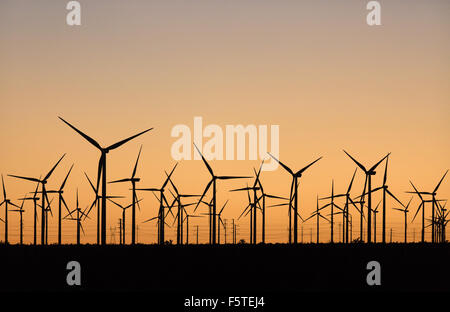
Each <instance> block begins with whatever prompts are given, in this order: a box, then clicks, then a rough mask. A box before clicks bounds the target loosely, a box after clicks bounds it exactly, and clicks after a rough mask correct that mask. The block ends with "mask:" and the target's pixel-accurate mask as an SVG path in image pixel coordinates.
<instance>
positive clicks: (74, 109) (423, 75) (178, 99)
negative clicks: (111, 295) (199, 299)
mask: <svg viewBox="0 0 450 312" xmlns="http://www.w3.org/2000/svg"><path fill="white" fill-rule="evenodd" d="M79 2H80V3H81V7H82V25H81V26H72V27H71V26H68V25H67V24H66V14H67V13H68V11H67V10H66V8H65V6H66V4H67V1H47V0H45V1H23V0H7V1H2V2H1V3H0V103H1V108H2V111H1V115H0V129H1V131H0V139H1V142H2V148H1V154H0V155H1V161H0V172H1V173H2V174H3V176H4V178H5V183H6V188H7V192H8V197H9V198H10V199H11V200H12V201H13V202H15V203H16V204H20V202H19V201H17V200H16V199H17V198H19V197H22V196H23V195H24V193H26V192H30V191H33V190H34V187H35V185H34V184H33V183H31V182H30V183H29V182H26V181H19V180H16V179H14V178H11V177H6V175H7V174H17V175H24V176H32V177H39V176H40V175H43V174H45V173H46V172H47V171H48V170H49V169H50V168H51V167H52V166H53V164H54V163H55V162H56V161H57V160H58V159H59V157H60V156H61V155H62V154H63V153H67V155H66V157H65V159H64V161H63V162H62V163H61V165H60V167H58V169H57V170H56V171H55V173H54V176H52V178H51V179H50V181H49V186H48V189H53V188H56V187H58V186H59V184H60V183H61V182H62V179H63V178H64V176H65V174H66V173H67V170H68V169H69V167H70V166H71V164H72V163H75V166H74V169H73V172H72V175H71V177H70V178H69V180H68V184H67V191H66V193H67V194H65V198H66V200H67V201H68V202H69V203H70V204H71V205H72V208H73V205H74V203H75V189H76V188H77V187H78V188H79V192H80V202H81V207H82V208H84V207H86V206H87V205H89V204H90V203H91V202H92V200H93V192H92V191H91V190H90V188H89V185H88V184H87V181H86V179H85V178H84V174H83V172H86V173H88V175H89V176H90V177H92V178H93V179H95V176H96V170H97V163H98V158H99V153H98V151H97V150H96V149H95V148H94V147H92V146H91V145H90V144H89V143H87V142H86V141H85V140H84V139H82V138H81V137H80V136H79V135H78V134H76V133H75V132H74V131H73V130H71V129H70V128H68V127H67V126H66V125H64V124H63V123H62V122H61V121H60V120H59V119H58V118H57V116H61V117H63V118H65V119H66V120H68V121H69V122H71V123H73V124H74V125H75V126H77V127H78V128H79V129H81V130H82V131H85V132H86V133H87V134H89V135H90V136H92V137H93V138H95V139H96V140H98V141H99V142H100V144H102V145H109V144H112V143H114V142H116V141H119V140H121V139H123V138H125V137H128V136H130V135H132V134H134V133H137V132H139V131H141V130H144V129H146V128H149V127H154V128H155V129H154V130H152V131H151V132H150V133H147V134H145V135H143V136H142V137H139V138H138V139H136V140H134V141H132V142H130V143H127V144H126V145H124V146H123V147H121V148H119V149H118V150H115V151H112V152H111V153H110V154H109V155H108V176H107V178H108V180H109V181H110V180H115V179H120V178H126V177H128V176H129V175H130V174H131V171H132V167H133V165H134V161H135V159H136V156H137V153H138V150H139V147H140V145H141V144H142V145H143V150H142V155H141V163H140V165H139V168H138V176H139V177H141V178H142V182H141V183H140V184H139V186H140V187H159V186H160V185H161V184H162V183H163V179H164V177H165V175H164V170H167V171H168V170H170V169H171V167H172V166H173V165H174V164H175V161H174V160H173V159H172V157H171V154H170V148H171V145H172V144H173V143H174V142H175V140H176V139H175V138H172V137H171V136H170V132H171V129H172V128H173V127H174V126H175V125H178V124H186V125H188V126H189V127H193V118H194V117H195V116H201V117H203V124H204V125H208V124H217V125H219V126H222V127H224V126H225V125H227V124H232V125H238V124H242V125H249V124H254V125H279V126H280V159H281V160H282V161H284V162H285V163H286V164H287V165H289V166H291V167H292V169H293V170H298V169H300V168H301V167H303V166H305V165H306V164H307V163H309V162H311V161H313V160H314V159H316V158H317V157H319V156H323V157H324V158H323V159H322V160H321V161H320V162H319V163H317V164H316V165H314V166H313V167H311V168H310V169H309V170H308V171H307V172H306V173H305V174H304V176H303V177H302V179H301V180H300V191H299V192H300V193H299V194H300V195H299V196H300V213H301V215H302V216H303V217H307V216H308V215H310V214H311V213H312V212H313V211H314V210H315V198H316V195H319V196H321V197H322V196H328V195H329V193H330V189H331V181H332V179H334V181H335V187H336V192H338V193H341V192H343V191H344V190H345V189H346V188H347V185H348V183H349V180H350V178H351V175H352V174H353V171H354V169H355V168H356V166H355V164H354V163H353V162H352V161H351V160H350V159H349V158H348V157H347V156H346V155H345V154H344V153H343V152H342V149H346V150H347V151H348V152H349V153H351V154H352V155H353V156H354V157H356V158H357V159H358V160H360V161H361V162H362V163H363V164H364V165H367V166H371V165H372V164H374V163H375V162H377V161H378V160H379V159H381V158H382V157H383V156H384V155H385V154H387V153H388V152H391V153H392V154H391V157H390V160H389V177H388V183H389V186H390V190H391V191H392V192H394V193H395V194H396V195H397V196H398V197H399V198H400V199H401V200H402V201H403V202H405V203H406V202H407V201H408V200H409V198H410V194H405V193H404V192H405V191H409V190H411V187H410V184H409V180H410V179H411V180H412V181H413V182H414V183H415V184H416V186H417V187H418V188H419V189H420V190H426V191H431V190H432V189H433V188H434V187H435V185H436V184H437V183H438V181H439V179H440V178H441V176H442V175H443V174H444V172H445V171H446V170H447V169H448V168H449V159H450V157H449V156H450V140H449V139H450V124H449V120H450V119H449V117H450V105H449V103H450V88H449V87H450V85H449V77H450V57H449V56H450V2H449V1H445V0H430V1H419V0H413V1H380V3H381V14H382V15H381V21H382V25H381V26H375V27H374V26H372V27H370V26H368V25H367V24H366V15H367V13H368V11H367V10H366V4H367V2H368V1H362V0H354V1H322V0H317V1H266V0H263V1H261V0H258V1H256V0H244V1H243V0H240V1H235V0H232V1H215V0H208V1H206V0H202V1H200V0H197V1H141V0H131V1H125V0H121V1H119V0H108V1H105V0H103V1H102V0H97V1H79ZM210 163H211V165H212V166H213V168H214V169H215V170H216V171H217V173H218V174H223V175H230V174H233V175H234V174H237V175H251V174H252V172H253V169H252V167H258V166H259V161H211V162H210ZM383 170H384V165H382V166H381V167H380V169H379V170H378V174H377V175H376V177H375V179H374V187H376V186H379V185H380V184H381V181H382V176H383ZM173 177H174V181H175V182H176V183H177V186H178V188H179V189H180V190H181V191H182V192H184V193H201V192H202V191H203V188H204V187H205V185H206V183H207V182H208V180H209V175H208V172H207V169H206V168H205V166H204V165H203V164H202V163H201V161H181V162H180V164H179V165H178V168H177V169H176V171H175V173H174V176H173ZM448 178H450V177H448ZM250 181H251V180H249V183H251V182H250ZM262 181H263V183H264V187H265V189H266V191H267V192H268V193H271V194H276V195H280V196H288V194H289V189H290V181H291V178H290V176H289V175H288V174H287V173H286V172H285V171H284V170H283V169H282V168H281V167H279V168H278V169H277V170H276V171H273V172H264V173H263V174H262ZM363 182H364V178H363V175H362V173H361V171H358V173H357V178H356V181H355V185H354V196H357V195H359V194H360V193H361V191H362V184H363ZM245 183H246V182H243V181H232V182H219V190H220V191H219V194H218V206H221V205H222V204H223V203H224V202H225V200H227V199H229V200H230V202H229V206H228V207H227V208H226V209H225V211H224V213H223V218H226V219H228V222H231V219H232V218H237V217H238V216H239V214H240V213H241V211H242V209H243V208H244V207H245V206H246V204H247V203H246V194H245V193H243V194H236V193H228V192H227V191H228V190H230V189H233V188H237V187H244V186H245ZM128 189H129V185H126V184H124V185H113V186H110V187H109V189H108V192H109V193H111V194H114V195H117V194H120V195H127V196H128V197H127V199H124V200H122V203H123V204H128V203H129V202H130V197H129V195H130V191H128ZM438 195H439V196H438V197H439V198H443V199H447V198H448V197H449V196H450V183H449V180H448V179H447V180H445V181H444V183H443V184H442V186H441V188H440V192H439V194H438ZM141 197H143V198H144V200H143V201H142V204H141V207H142V210H141V211H140V212H138V224H139V230H140V233H139V241H140V242H145V243H149V242H155V240H156V226H155V224H154V223H146V224H141V222H142V221H143V220H145V219H148V218H150V217H153V216H156V214H157V209H158V202H157V201H156V199H155V198H154V197H153V196H152V195H151V194H150V193H147V194H145V193H143V194H142V196H141ZM380 199H381V197H380V196H379V195H376V196H375V197H374V202H375V204H377V203H378V201H379V200H380ZM55 202H56V201H55ZM271 203H272V202H271ZM273 203H274V204H275V203H277V202H276V201H274V202H273ZM418 204H419V201H418V199H417V198H414V200H413V202H412V204H411V206H412V209H411V210H412V211H413V213H414V212H415V210H416V209H417V206H418ZM25 205H26V206H25V210H26V213H25V215H24V216H25V218H24V223H25V230H26V231H25V242H30V241H31V240H32V205H31V203H30V202H28V203H26V204H25ZM392 207H397V205H395V203H394V202H392V201H389V203H388V228H389V229H390V228H393V229H394V235H395V236H394V239H397V240H401V239H402V237H403V236H402V233H403V223H402V222H403V215H402V214H401V213H400V212H397V211H394V210H392V209H391V208H392ZM268 209H269V210H268V212H267V241H269V242H275V241H280V242H282V241H283V242H284V241H286V239H287V232H286V228H287V208H285V207H281V209H279V208H268ZM206 210H207V209H206V208H205V207H202V208H201V209H200V211H199V212H206ZM55 211H56V205H55V204H54V205H53V213H54V216H55V217H54V218H50V221H49V222H50V230H49V233H50V235H49V242H54V241H55V240H56V224H57V221H56V220H57V219H56V213H55ZM189 211H192V209H190V210H189ZM429 211H430V209H428V212H429ZM3 216H4V208H3V207H2V208H0V217H2V218H3ZM120 216H121V211H120V209H118V208H117V207H114V206H112V205H109V206H108V226H107V228H108V235H109V228H110V227H114V226H116V225H117V222H118V218H119V217H120ZM410 216H411V217H412V214H410ZM95 218H96V216H95V213H92V220H88V221H86V223H85V225H84V226H85V229H86V230H87V233H86V234H87V235H86V236H85V237H82V242H94V241H95V237H96V234H95ZM353 218H354V232H353V237H354V238H356V237H357V236H358V229H359V225H358V222H359V221H358V220H359V217H358V215H357V214H356V212H355V211H354V213H353ZM9 220H10V222H11V223H10V239H11V241H12V242H17V241H18V220H19V218H18V215H17V214H14V213H10V217H9ZM130 220H131V214H128V215H127V221H130ZM171 222H172V219H169V223H171ZM339 222H341V217H339V218H338V219H337V220H336V225H335V226H336V229H335V233H336V235H338V223H339ZM197 224H198V225H200V236H201V237H200V240H201V241H203V242H205V241H206V239H207V237H208V236H207V223H206V218H205V220H203V221H198V220H195V221H194V220H192V221H191V224H190V226H191V230H193V229H194V226H195V225H197ZM239 225H240V229H239V236H238V238H244V239H246V240H247V241H248V219H247V218H245V219H243V220H240V221H239ZM380 225H381V214H379V215H378V220H377V226H378V227H379V226H380ZM325 226H326V228H325ZM321 227H322V229H323V232H322V231H321V239H323V240H324V241H327V240H329V226H328V225H325V223H322V224H321ZM409 227H410V229H411V231H412V230H413V229H414V228H415V230H416V240H417V239H418V238H419V232H418V231H419V229H420V223H419V220H416V221H415V223H414V224H413V225H410V226H409ZM310 228H312V229H313V231H314V232H313V233H315V219H314V220H310V221H308V222H307V223H305V224H304V230H305V240H306V237H307V234H308V235H309V233H310V232H309V231H310ZM74 229H75V224H74V223H73V222H70V221H65V223H64V224H63V231H64V236H63V239H64V241H65V242H74V241H75V236H74ZM230 229H231V228H230ZM128 230H130V224H127V231H128ZM174 230H175V228H173V229H170V230H169V234H168V239H175V236H174V235H173V233H174ZM116 232H117V233H118V230H117V231H116ZM3 233H4V227H3V224H2V225H0V239H1V240H3V238H4V236H3ZM380 233H381V230H380V228H378V229H377V234H380ZM127 235H128V234H127ZM228 235H229V237H228V240H230V237H231V235H230V234H229V232H228ZM410 235H411V236H410V237H409V239H410V240H411V239H412V233H411V234H410ZM193 237H194V232H190V239H191V241H192V238H193ZM222 239H223V238H222ZM313 239H314V240H315V234H314V236H313ZM336 239H337V236H336ZM127 240H128V242H129V241H130V237H129V236H128V237H127ZM308 240H309V236H308ZM378 240H380V238H378ZM116 241H118V236H117V235H116Z"/></svg>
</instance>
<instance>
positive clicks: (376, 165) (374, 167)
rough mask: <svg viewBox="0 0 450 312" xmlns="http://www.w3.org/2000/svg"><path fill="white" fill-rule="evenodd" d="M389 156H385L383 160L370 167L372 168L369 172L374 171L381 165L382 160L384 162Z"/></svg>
mask: <svg viewBox="0 0 450 312" xmlns="http://www.w3.org/2000/svg"><path fill="white" fill-rule="evenodd" d="M390 154H391V153H388V154H387V155H386V156H384V157H383V158H381V160H380V161H379V162H377V163H376V164H375V165H373V166H372V168H370V170H369V172H370V171H373V170H375V169H376V168H377V167H378V165H379V164H381V162H382V161H383V160H385V159H386V158H387V157H389V155H390Z"/></svg>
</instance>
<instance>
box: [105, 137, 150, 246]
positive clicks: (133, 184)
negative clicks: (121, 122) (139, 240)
mask: <svg viewBox="0 0 450 312" xmlns="http://www.w3.org/2000/svg"><path fill="white" fill-rule="evenodd" d="M141 151H142V145H141V148H140V149H139V154H138V156H137V158H136V163H135V164H134V168H133V172H132V173H131V178H126V179H121V180H115V181H111V182H109V183H122V182H131V187H132V189H131V192H132V193H131V196H132V198H133V199H132V201H131V245H134V244H135V243H136V200H137V197H136V183H137V182H139V181H140V180H141V179H140V178H136V177H135V176H136V169H137V165H138V163H139V157H140V156H141ZM138 207H139V210H141V207H140V206H139V204H138Z"/></svg>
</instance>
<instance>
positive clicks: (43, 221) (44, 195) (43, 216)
mask: <svg viewBox="0 0 450 312" xmlns="http://www.w3.org/2000/svg"><path fill="white" fill-rule="evenodd" d="M64 156H66V154H64V155H62V157H61V158H60V159H59V160H58V162H57V163H56V164H55V165H54V166H53V167H52V169H50V171H49V172H48V173H47V175H46V176H45V177H44V178H43V179H42V180H41V178H39V179H36V178H29V177H23V176H17V175H12V174H8V176H10V177H14V178H18V179H22V180H28V181H32V182H37V183H40V184H41V186H42V191H41V193H42V205H41V208H42V214H41V244H42V245H44V244H45V243H46V240H45V237H46V236H45V233H46V232H45V231H46V227H47V220H46V216H47V210H46V208H45V207H46V205H45V201H47V202H49V200H48V197H47V190H46V188H45V185H46V184H47V181H48V179H49V178H50V176H51V175H52V173H53V171H54V170H55V169H56V167H57V166H58V164H59V163H60V162H61V160H62V159H63V158H64Z"/></svg>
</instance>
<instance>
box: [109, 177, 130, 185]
mask: <svg viewBox="0 0 450 312" xmlns="http://www.w3.org/2000/svg"><path fill="white" fill-rule="evenodd" d="M130 181H131V179H128V178H127V179H120V180H115V181H111V182H108V184H111V183H121V182H130Z"/></svg>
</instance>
